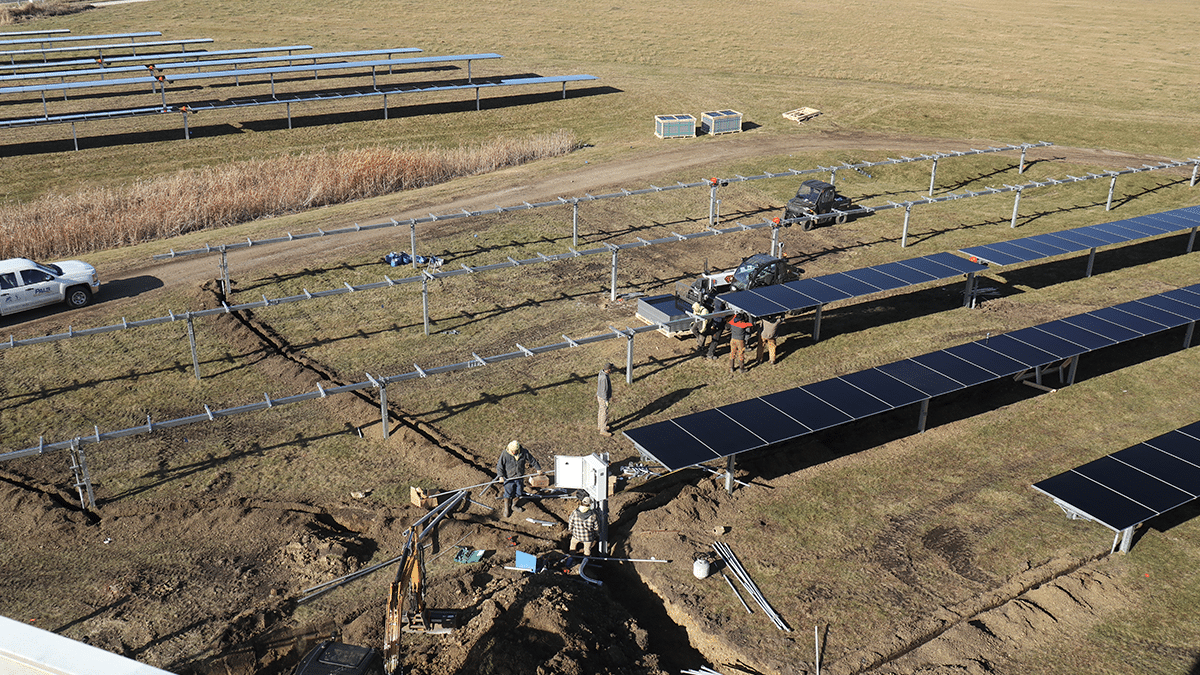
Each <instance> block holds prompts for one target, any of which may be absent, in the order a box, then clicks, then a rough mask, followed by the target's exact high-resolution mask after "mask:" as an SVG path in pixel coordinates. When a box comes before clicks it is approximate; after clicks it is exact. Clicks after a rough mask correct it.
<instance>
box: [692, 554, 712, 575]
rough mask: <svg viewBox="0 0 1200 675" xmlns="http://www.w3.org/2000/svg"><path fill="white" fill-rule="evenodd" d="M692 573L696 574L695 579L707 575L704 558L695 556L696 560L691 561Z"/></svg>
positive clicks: (706, 563) (706, 564) (706, 565)
mask: <svg viewBox="0 0 1200 675" xmlns="http://www.w3.org/2000/svg"><path fill="white" fill-rule="evenodd" d="M692 574H694V575H696V578H697V579H704V578H706V577H708V561H707V560H705V559H704V558H697V559H696V562H694V563H692Z"/></svg>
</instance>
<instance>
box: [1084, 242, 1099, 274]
mask: <svg viewBox="0 0 1200 675" xmlns="http://www.w3.org/2000/svg"><path fill="white" fill-rule="evenodd" d="M1095 263H1096V247H1095V246H1093V247H1092V250H1091V252H1090V253H1088V264H1087V273H1086V274H1084V275H1083V276H1085V277H1090V276H1092V266H1093V265H1095Z"/></svg>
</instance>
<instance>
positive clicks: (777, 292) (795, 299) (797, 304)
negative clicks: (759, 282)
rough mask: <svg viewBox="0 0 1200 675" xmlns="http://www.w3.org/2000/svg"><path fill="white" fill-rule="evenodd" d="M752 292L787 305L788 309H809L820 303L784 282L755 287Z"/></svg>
mask: <svg viewBox="0 0 1200 675" xmlns="http://www.w3.org/2000/svg"><path fill="white" fill-rule="evenodd" d="M754 292H755V293H758V294H759V295H761V296H763V297H764V298H766V299H768V300H770V301H771V302H774V303H777V304H780V305H783V306H784V307H787V308H788V309H789V310H790V311H799V310H802V309H811V308H813V307H816V306H817V305H820V304H821V303H819V302H817V301H816V300H814V299H812V298H810V297H808V296H807V295H803V294H801V293H798V292H796V291H795V290H793V289H791V288H788V287H787V285H786V284H780V285H776V286H765V287H763V288H756V289H754ZM759 316H761V315H759Z"/></svg>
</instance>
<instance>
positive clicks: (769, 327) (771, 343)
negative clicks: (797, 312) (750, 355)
mask: <svg viewBox="0 0 1200 675" xmlns="http://www.w3.org/2000/svg"><path fill="white" fill-rule="evenodd" d="M781 321H783V317H782V316H768V317H767V318H765V319H763V320H762V322H761V323H760V324H759V328H758V359H756V360H757V361H758V363H762V362H763V347H766V349H767V353H768V354H770V356H771V365H775V335H776V334H777V333H778V332H779V323H780V322H781Z"/></svg>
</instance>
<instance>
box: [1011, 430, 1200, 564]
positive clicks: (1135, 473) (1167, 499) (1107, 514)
mask: <svg viewBox="0 0 1200 675" xmlns="http://www.w3.org/2000/svg"><path fill="white" fill-rule="evenodd" d="M1197 426H1200V423H1195V424H1192V425H1189V426H1187V427H1184V428H1183V429H1177V430H1175V431H1170V432H1167V433H1165V434H1163V435H1161V436H1158V437H1156V438H1152V439H1150V440H1148V441H1145V442H1143V443H1138V444H1137V445H1133V446H1131V447H1128V448H1125V449H1124V450H1121V451H1119V452H1114V453H1112V454H1111V455H1107V456H1105V457H1101V458H1099V459H1097V460H1094V461H1091V462H1088V463H1087V464H1084V465H1082V466H1078V467H1075V468H1074V469H1071V470H1070V471H1065V472H1063V473H1060V474H1058V475H1056V476H1052V477H1050V478H1047V479H1045V480H1043V481H1041V482H1038V483H1035V484H1034V485H1033V488H1034V489H1036V490H1038V491H1039V492H1042V493H1044V494H1046V495H1048V496H1050V497H1051V498H1053V499H1054V500H1055V501H1056V502H1057V503H1058V504H1059V505H1060V506H1062V507H1063V509H1064V510H1066V511H1067V512H1068V513H1070V514H1072V515H1082V516H1084V517H1087V518H1089V519H1091V520H1095V521H1096V522H1098V523H1100V524H1102V525H1104V526H1105V527H1108V528H1109V529H1111V530H1114V531H1116V532H1123V531H1124V532H1128V533H1132V528H1134V527H1136V526H1138V525H1140V524H1142V523H1144V522H1146V521H1147V520H1150V519H1151V518H1153V517H1155V516H1157V515H1159V514H1162V513H1166V512H1167V511H1170V510H1172V509H1175V508H1178V507H1179V506H1182V505H1184V504H1187V503H1189V502H1191V501H1193V500H1195V499H1196V498H1197V497H1198V496H1200V438H1197V437H1196V436H1192V435H1189V434H1188V433H1185V431H1184V429H1189V428H1192V427H1197ZM1114 546H1115V542H1114ZM1127 546H1128V538H1126V544H1124V545H1123V546H1122V548H1123V549H1124V550H1128V549H1127Z"/></svg>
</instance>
